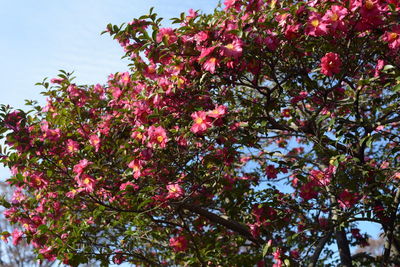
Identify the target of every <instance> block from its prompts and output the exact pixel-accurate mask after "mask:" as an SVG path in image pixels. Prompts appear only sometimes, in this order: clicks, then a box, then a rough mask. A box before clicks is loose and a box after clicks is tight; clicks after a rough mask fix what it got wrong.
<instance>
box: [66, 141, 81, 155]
mask: <svg viewBox="0 0 400 267" xmlns="http://www.w3.org/2000/svg"><path fill="white" fill-rule="evenodd" d="M78 150H79V143H78V142H76V141H74V140H72V139H68V140H67V152H68V153H70V154H73V153H75V152H77V151H78Z"/></svg>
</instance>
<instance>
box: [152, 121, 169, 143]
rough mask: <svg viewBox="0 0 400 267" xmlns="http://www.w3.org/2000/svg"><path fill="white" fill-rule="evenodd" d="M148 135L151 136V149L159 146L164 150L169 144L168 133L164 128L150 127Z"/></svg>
mask: <svg viewBox="0 0 400 267" xmlns="http://www.w3.org/2000/svg"><path fill="white" fill-rule="evenodd" d="M147 135H148V136H149V143H148V146H149V147H153V145H154V144H158V145H159V146H160V147H161V148H164V147H165V146H166V144H167V142H168V137H167V132H166V131H165V129H164V128H163V127H162V126H158V127H154V126H153V125H152V126H150V127H149V129H148V130H147Z"/></svg>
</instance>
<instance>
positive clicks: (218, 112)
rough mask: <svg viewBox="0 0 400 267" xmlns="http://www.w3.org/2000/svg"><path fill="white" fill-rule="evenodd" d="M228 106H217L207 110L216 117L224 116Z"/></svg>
mask: <svg viewBox="0 0 400 267" xmlns="http://www.w3.org/2000/svg"><path fill="white" fill-rule="evenodd" d="M227 110H228V109H227V107H225V106H224V105H219V106H216V107H215V109H213V110H210V111H208V112H207V116H208V117H211V118H215V119H219V118H223V117H224V116H225V114H226V113H227Z"/></svg>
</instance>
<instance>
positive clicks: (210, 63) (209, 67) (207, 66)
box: [203, 57, 217, 73]
mask: <svg viewBox="0 0 400 267" xmlns="http://www.w3.org/2000/svg"><path fill="white" fill-rule="evenodd" d="M216 65H217V59H216V58H215V57H212V58H209V59H207V60H206V62H204V64H203V68H204V70H206V71H209V72H211V73H215V67H216Z"/></svg>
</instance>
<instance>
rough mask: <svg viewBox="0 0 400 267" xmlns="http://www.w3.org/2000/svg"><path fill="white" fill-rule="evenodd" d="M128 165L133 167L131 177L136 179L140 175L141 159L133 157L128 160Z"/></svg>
mask: <svg viewBox="0 0 400 267" xmlns="http://www.w3.org/2000/svg"><path fill="white" fill-rule="evenodd" d="M128 167H129V168H131V169H133V172H134V173H133V177H134V178H135V179H138V178H139V177H140V176H141V175H142V161H141V160H139V159H134V160H132V161H131V162H129V164H128Z"/></svg>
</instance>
